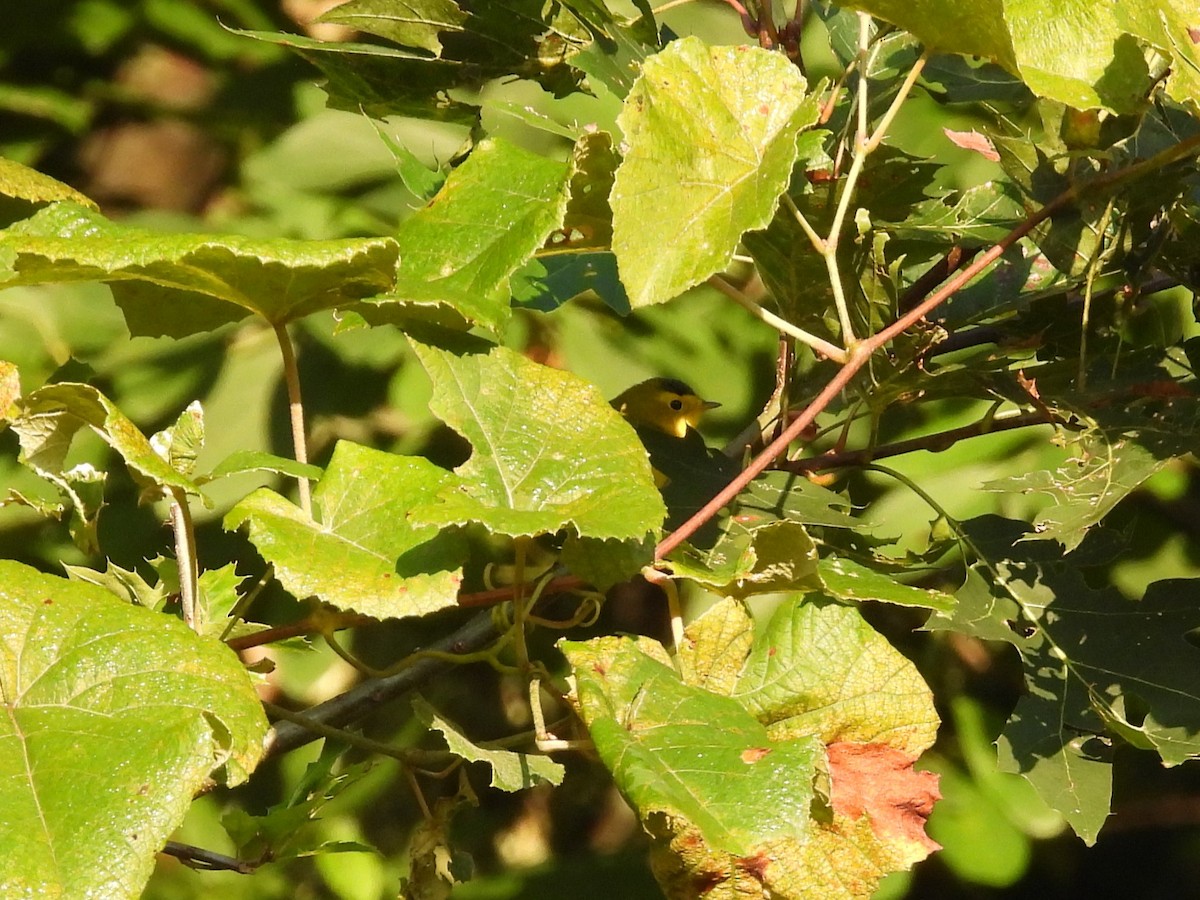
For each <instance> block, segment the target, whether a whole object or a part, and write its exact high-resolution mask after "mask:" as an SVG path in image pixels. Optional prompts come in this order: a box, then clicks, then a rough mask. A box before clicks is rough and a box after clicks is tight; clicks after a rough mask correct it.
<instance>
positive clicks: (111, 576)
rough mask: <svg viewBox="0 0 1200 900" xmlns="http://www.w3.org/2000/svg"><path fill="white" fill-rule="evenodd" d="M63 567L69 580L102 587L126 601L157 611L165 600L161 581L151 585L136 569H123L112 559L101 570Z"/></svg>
mask: <svg viewBox="0 0 1200 900" xmlns="http://www.w3.org/2000/svg"><path fill="white" fill-rule="evenodd" d="M63 569H64V570H65V571H66V573H67V578H69V579H70V580H71V581H79V582H82V583H84V584H94V585H96V586H97V587H102V588H104V589H105V590H106V591H108V592H109V593H111V594H113V595H114V596H116V597H119V598H120V599H121V600H123V601H124V602H126V603H136V604H137V605H138V606H144V607H146V609H150V610H154V611H155V612H159V611H161V610H162V608H163V606H164V605H165V604H166V602H167V588H166V586H165V585H164V584H163V583H162V582H161V581H160V582H158V584H155V585H151V584H150V583H149V582H148V581H146V579H145V578H143V577H142V576H141V575H140V574H138V573H137V572H136V571H134V570H132V569H123V568H121V567H120V566H118V565H116V564H115V563H114V562H113V561H112V560H109V561H108V565H107V566H106V567H105V569H104V571H103V572H99V571H96V570H95V569H89V568H86V567H85V566H68V565H64V566H63Z"/></svg>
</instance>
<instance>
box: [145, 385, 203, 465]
mask: <svg viewBox="0 0 1200 900" xmlns="http://www.w3.org/2000/svg"><path fill="white" fill-rule="evenodd" d="M150 446H151V447H153V448H154V452H155V453H157V454H158V455H159V456H160V457H162V458H163V459H165V460H166V461H167V465H169V466H170V467H171V468H172V469H174V470H175V471H176V472H179V473H180V474H181V475H187V476H189V477H190V476H191V474H192V470H193V469H195V468H196V457H197V456H198V455H199V454H200V451H201V450H202V449H204V408H203V407H202V406H201V405H200V403H199V401H195V400H193V401H192V402H191V403H189V404H188V407H187V409H185V410H184V411H183V412H181V413H180V414H179V418H178V419H176V420H175V424H174V425H172V426H171V427H170V428H164V429H163V430H162V431H159V432H157V433H155V434H152V435H151V436H150Z"/></svg>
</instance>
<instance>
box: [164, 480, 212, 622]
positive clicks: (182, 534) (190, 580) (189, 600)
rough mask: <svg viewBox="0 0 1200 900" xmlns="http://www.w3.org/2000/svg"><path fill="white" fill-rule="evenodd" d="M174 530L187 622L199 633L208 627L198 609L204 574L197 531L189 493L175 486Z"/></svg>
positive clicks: (173, 502)
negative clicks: (198, 556) (201, 619)
mask: <svg viewBox="0 0 1200 900" xmlns="http://www.w3.org/2000/svg"><path fill="white" fill-rule="evenodd" d="M171 530H172V531H173V532H174V533H175V563H176V565H177V566H178V568H179V604H180V606H181V607H182V608H183V621H184V623H186V625H187V627H188V628H190V629H192V630H193V631H195V632H197V633H199V632H200V630H201V629H202V628H203V627H204V623H203V622H201V621H200V619H199V616H198V615H197V612H198V611H197V609H196V594H197V582H198V581H199V577H200V573H199V567H198V565H197V562H196V532H195V529H194V528H193V526H192V511H191V508H190V507H189V506H188V502H187V492H186V491H184V490H183V489H182V488H171Z"/></svg>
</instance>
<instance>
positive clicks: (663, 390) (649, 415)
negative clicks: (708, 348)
mask: <svg viewBox="0 0 1200 900" xmlns="http://www.w3.org/2000/svg"><path fill="white" fill-rule="evenodd" d="M612 405H613V408H614V409H616V411H617V412H619V413H620V414H621V415H623V416H624V417H625V418H626V419H628V420H629V422H630V424H632V425H634V426H642V427H647V428H653V429H655V430H657V431H661V432H662V433H663V434H669V435H671V436H672V437H677V438H682V437H687V433H688V429H689V428H696V427H698V426H699V424H700V417H701V416H703V415H704V413H706V412H707V411H708V410H710V409H716V408H717V407H718V406H720V405H721V404H720V403H714V402H713V401H711V400H701V399H700V397H698V396H697V395H696V392H695V391H693V390H692V389H691V388H690V387H688V386H687V385H686V384H684V383H683V382H682V381H678V380H676V379H674V378H651V379H649V380H647V381H643V382H642V383H641V384H635V385H634V386H633V387H631V388H628V389H627V390H624V391H622V392H621V393H620V394H619V395H618V396H617V397H616V399H614V400H613V401H612Z"/></svg>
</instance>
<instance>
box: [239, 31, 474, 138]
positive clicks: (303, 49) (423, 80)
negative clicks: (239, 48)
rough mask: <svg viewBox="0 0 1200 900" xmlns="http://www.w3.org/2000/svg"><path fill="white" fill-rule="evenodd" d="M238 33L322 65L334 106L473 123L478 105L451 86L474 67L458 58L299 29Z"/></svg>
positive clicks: (375, 114) (380, 115)
mask: <svg viewBox="0 0 1200 900" xmlns="http://www.w3.org/2000/svg"><path fill="white" fill-rule="evenodd" d="M230 30H231V31H233V33H234V34H238V35H242V36H243V37H249V38H254V39H255V40H258V41H265V42H266V43H269V44H275V45H277V46H281V47H287V48H289V49H290V50H292V51H293V52H295V53H296V54H297V55H298V56H300V57H301V58H303V59H304V60H306V61H307V62H309V63H311V64H312V65H313V66H315V67H316V68H318V69H320V70H321V72H322V74H324V75H325V77H326V79H328V80H327V81H326V82H325V84H323V85H322V87H323V88H324V89H325V92H326V93H327V94H328V95H329V105H330V107H332V108H333V109H343V110H347V111H349V112H356V113H357V112H362V113H365V114H366V115H368V116H371V117H372V118H376V119H383V118H386V117H387V116H393V115H396V116H412V117H414V118H422V119H430V120H432V121H435V122H445V123H454V124H457V125H465V126H468V127H471V126H473V125H475V124H476V121H477V120H478V117H479V111H478V109H476V107H474V106H472V105H471V104H469V103H464V102H462V101H460V100H455V99H453V98H451V97H450V96H449V95H448V94H447V93H446V90H447V89H448V88H451V87H454V86H457V85H458V84H460V83H463V82H468V81H470V80H471V76H472V74H474V71H473V70H469V69H467V67H466V66H464V64H463V63H462V62H460V61H458V60H452V59H430V58H429V57H428V56H427V55H426V54H424V53H414V52H412V51H410V50H400V49H397V48H395V47H387V46H384V45H382V44H366V43H357V42H346V43H343V42H338V41H320V40H316V39H315V38H310V37H304V36H303V35H295V34H277V33H274V32H269V31H250V30H241V29H230Z"/></svg>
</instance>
